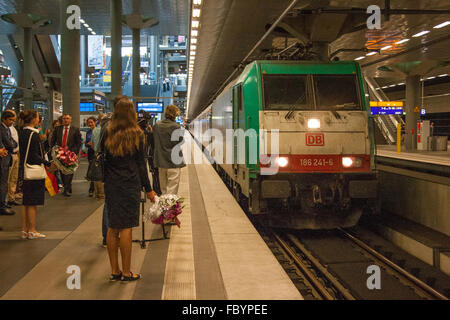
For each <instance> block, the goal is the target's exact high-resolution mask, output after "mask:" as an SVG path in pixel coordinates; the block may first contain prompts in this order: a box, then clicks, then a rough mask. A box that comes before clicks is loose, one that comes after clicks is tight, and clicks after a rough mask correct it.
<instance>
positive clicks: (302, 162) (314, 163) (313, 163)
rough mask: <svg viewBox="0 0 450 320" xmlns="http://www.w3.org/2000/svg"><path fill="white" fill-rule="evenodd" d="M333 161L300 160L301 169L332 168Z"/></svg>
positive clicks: (328, 159) (318, 159)
mask: <svg viewBox="0 0 450 320" xmlns="http://www.w3.org/2000/svg"><path fill="white" fill-rule="evenodd" d="M333 165H334V160H333V159H332V158H303V159H300V166H302V167H332V166H333Z"/></svg>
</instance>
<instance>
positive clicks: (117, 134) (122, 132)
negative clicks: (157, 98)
mask: <svg viewBox="0 0 450 320" xmlns="http://www.w3.org/2000/svg"><path fill="white" fill-rule="evenodd" d="M107 133H108V134H107V139H106V142H105V145H106V148H108V151H109V152H110V153H111V154H112V155H113V156H116V157H124V156H125V155H134V154H135V153H136V152H137V151H138V150H139V145H140V143H141V141H142V139H143V137H144V134H143V132H142V130H141V128H139V126H138V124H137V117H136V111H135V109H134V105H133V103H132V102H131V101H130V100H128V99H122V100H120V101H119V102H118V103H117V104H116V106H115V109H114V114H113V116H112V119H111V122H110V124H109V125H108V129H107Z"/></svg>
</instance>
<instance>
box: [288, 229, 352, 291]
mask: <svg viewBox="0 0 450 320" xmlns="http://www.w3.org/2000/svg"><path fill="white" fill-rule="evenodd" d="M288 238H289V239H290V240H291V241H292V242H293V243H294V244H295V246H296V247H297V248H298V249H300V251H302V253H303V254H304V255H305V256H306V257H307V258H308V259H309V260H310V261H311V263H313V264H314V267H316V268H317V269H319V271H320V272H321V273H322V274H323V275H324V276H325V277H326V278H327V280H328V281H330V282H331V283H332V284H333V286H334V287H335V288H336V289H337V290H338V291H339V292H340V293H341V294H342V295H343V296H344V298H345V299H347V300H356V298H355V297H354V296H353V295H352V294H351V293H350V291H349V290H348V289H347V288H345V287H344V286H343V285H342V284H341V283H340V282H339V281H338V280H337V279H336V277H334V276H333V275H332V274H331V273H330V272H329V271H328V270H327V268H325V267H324V266H323V265H322V264H321V263H320V262H319V261H318V260H317V259H316V258H315V257H313V255H312V254H311V253H310V252H309V251H308V250H307V249H306V248H305V247H304V246H303V244H301V243H300V241H299V240H298V239H297V238H296V237H295V236H293V235H292V234H288Z"/></svg>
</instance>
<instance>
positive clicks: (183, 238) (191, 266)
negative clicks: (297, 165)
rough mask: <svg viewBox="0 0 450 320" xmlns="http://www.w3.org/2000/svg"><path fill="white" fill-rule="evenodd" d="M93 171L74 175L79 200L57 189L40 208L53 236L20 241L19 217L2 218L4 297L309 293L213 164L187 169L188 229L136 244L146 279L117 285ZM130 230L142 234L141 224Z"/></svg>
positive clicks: (136, 259) (151, 231)
mask: <svg viewBox="0 0 450 320" xmlns="http://www.w3.org/2000/svg"><path fill="white" fill-rule="evenodd" d="M86 169H87V166H86V164H83V165H82V166H81V168H80V171H79V172H78V173H77V176H76V177H75V183H74V196H73V197H72V198H69V199H67V198H64V197H63V196H62V195H57V196H55V197H53V198H49V199H47V202H46V206H45V207H43V208H39V214H38V216H39V217H38V226H39V229H38V230H39V231H41V232H43V233H46V234H47V235H48V238H46V239H39V240H22V239H20V215H19V214H17V215H16V216H13V217H3V216H0V225H2V226H3V227H4V229H5V231H3V232H0V299H6V300H9V299H25V300H34V299H51V300H53V299H56V300H61V299H68V300H70V299H81V300H104V299H114V300H115V299H126V300H128V299H138V300H159V299H163V300H175V299H176V300H184V299H189V300H190V299H204V300H208V299H219V300H220V299H267V300H270V299H302V297H301V295H300V294H299V293H298V291H297V289H296V288H295V286H294V285H293V284H292V282H291V281H290V279H289V278H288V276H287V275H286V273H285V272H284V270H283V269H282V268H281V266H280V265H279V264H278V262H277V261H276V259H275V258H274V257H273V255H272V253H271V252H270V250H269V249H268V248H267V246H266V245H265V243H264V241H263V240H262V239H261V238H260V237H259V235H258V234H257V233H256V230H255V229H254V228H253V226H251V224H250V222H249V221H248V219H247V217H246V216H245V215H244V213H243V212H242V210H241V209H240V208H239V206H238V205H237V204H236V203H235V202H234V201H233V197H232V195H231V194H229V192H228V190H227V189H226V187H225V186H224V185H223V183H222V182H221V181H220V180H219V177H218V176H217V175H216V174H215V171H214V170H213V169H212V168H211V167H210V166H209V165H190V166H188V167H186V168H183V169H182V177H181V183H180V190H179V195H180V196H182V197H184V198H185V208H184V211H183V214H182V215H181V216H180V220H181V224H182V225H181V229H178V228H177V227H168V228H169V230H170V228H171V230H170V239H167V240H158V241H153V242H150V243H149V244H148V245H147V248H146V249H141V248H140V245H139V244H138V243H135V244H133V256H132V271H133V272H139V273H142V275H143V278H142V280H140V281H137V282H134V283H128V284H122V283H117V282H116V283H110V282H109V281H108V278H109V274H110V266H109V260H108V255H107V251H106V249H105V248H103V247H102V246H101V240H102V236H101V219H102V212H103V203H102V201H99V200H95V199H92V198H89V197H88V192H87V190H88V184H87V182H86V181H83V179H82V177H83V170H86ZM147 205H148V203H147ZM16 211H18V212H20V210H16ZM145 227H146V232H145V235H146V238H147V239H150V238H151V239H161V238H162V229H161V227H160V226H155V225H153V224H151V223H146V224H145ZM133 235H134V239H140V236H141V228H140V227H138V228H136V229H135V230H134V231H133ZM70 266H78V267H79V268H80V271H81V289H79V290H77V289H75V290H70V289H69V288H68V286H67V280H68V278H69V277H70V276H71V274H68V273H67V269H68V267H70Z"/></svg>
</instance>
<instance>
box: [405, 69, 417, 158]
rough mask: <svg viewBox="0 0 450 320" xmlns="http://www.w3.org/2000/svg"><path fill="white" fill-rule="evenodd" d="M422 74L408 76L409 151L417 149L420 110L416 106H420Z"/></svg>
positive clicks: (407, 142)
mask: <svg viewBox="0 0 450 320" xmlns="http://www.w3.org/2000/svg"><path fill="white" fill-rule="evenodd" d="M420 93H421V90H420V76H418V75H414V76H408V77H407V78H406V132H405V133H406V139H405V146H406V150H407V151H412V150H417V121H418V120H419V112H414V109H415V108H416V107H419V108H420Z"/></svg>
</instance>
